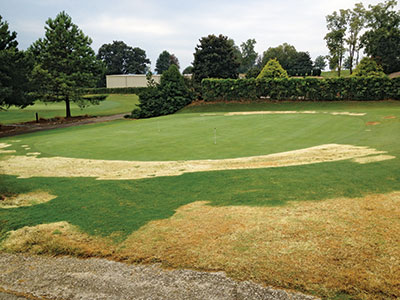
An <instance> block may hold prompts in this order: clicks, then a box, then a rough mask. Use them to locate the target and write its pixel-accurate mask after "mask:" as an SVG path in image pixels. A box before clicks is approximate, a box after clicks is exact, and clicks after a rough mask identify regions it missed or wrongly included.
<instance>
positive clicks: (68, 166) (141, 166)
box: [0, 144, 395, 180]
mask: <svg viewBox="0 0 400 300" xmlns="http://www.w3.org/2000/svg"><path fill="white" fill-rule="evenodd" d="M385 153H386V152H385V151H378V150H376V149H373V148H368V147H361V146H352V145H339V144H326V145H320V146H315V147H310V148H305V149H299V150H294V151H288V152H281V153H275V154H269V155H260V156H250V157H240V158H230V159H216V160H186V161H118V160H94V159H79V158H67V157H43V158H38V157H36V156H9V157H6V158H5V159H3V160H0V169H1V171H2V173H3V174H6V175H16V176H19V178H29V177H96V178H97V179H102V180H127V179H141V178H152V177H158V176H178V175H181V174H184V173H191V172H204V171H220V170H238V169H258V168H274V167H287V166H299V165H307V164H314V163H321V162H332V161H341V160H348V159H355V158H363V157H367V156H370V155H380V154H385ZM393 158H395V157H394V156H390V155H385V156H384V157H381V159H380V160H383V159H393ZM372 161H373V160H371V162H372Z"/></svg>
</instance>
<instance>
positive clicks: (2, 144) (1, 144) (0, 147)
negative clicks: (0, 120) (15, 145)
mask: <svg viewBox="0 0 400 300" xmlns="http://www.w3.org/2000/svg"><path fill="white" fill-rule="evenodd" d="M10 146H12V145H10V144H6V143H0V154H2V153H15V152H16V151H15V150H3V149H4V148H7V147H10Z"/></svg>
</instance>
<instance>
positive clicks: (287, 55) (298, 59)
mask: <svg viewBox="0 0 400 300" xmlns="http://www.w3.org/2000/svg"><path fill="white" fill-rule="evenodd" d="M271 59H276V60H277V61H278V62H279V64H280V65H281V66H282V68H284V69H285V70H286V71H287V72H288V73H289V75H292V76H296V75H300V76H302V75H305V74H310V73H311V70H312V60H311V57H310V54H309V53H308V52H297V50H296V48H295V47H294V46H292V45H289V44H287V43H283V44H282V45H279V46H278V47H274V48H273V47H270V48H268V50H267V51H265V52H264V53H263V57H262V66H261V67H263V66H265V64H266V63H267V62H268V61H270V60H271Z"/></svg>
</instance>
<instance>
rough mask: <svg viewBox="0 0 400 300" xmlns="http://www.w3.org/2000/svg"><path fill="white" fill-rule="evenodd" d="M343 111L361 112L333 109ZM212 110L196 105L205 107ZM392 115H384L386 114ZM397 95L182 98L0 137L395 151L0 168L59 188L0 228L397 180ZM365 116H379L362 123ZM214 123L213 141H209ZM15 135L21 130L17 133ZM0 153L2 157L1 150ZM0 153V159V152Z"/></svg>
mask: <svg viewBox="0 0 400 300" xmlns="http://www.w3.org/2000/svg"><path fill="white" fill-rule="evenodd" d="M249 110H316V111H318V112H320V113H318V114H304V115H302V114H288V115H254V116H229V117H228V116H224V115H223V112H226V111H249ZM328 111H330V112H333V111H337V112H340V111H351V112H359V113H362V112H364V113H366V115H365V116H333V115H330V114H324V113H323V112H328ZM205 112H206V113H210V112H211V113H215V114H217V115H211V116H210V115H203V114H204V113H205ZM388 116H391V117H396V118H390V119H388V118H385V117H388ZM399 120H400V104H399V103H398V102H368V103H362V102H358V103H338V102H332V103H280V104H271V103H259V104H254V105H249V104H219V105H212V106H209V105H207V106H197V107H189V108H187V109H185V110H183V111H181V112H180V113H179V114H175V115H171V116H166V117H160V118H153V119H148V120H121V121H115V122H109V123H104V124H93V125H84V126H78V127H73V128H66V129H59V130H52V131H47V132H39V133H34V134H28V135H21V136H18V137H13V138H3V139H0V142H2V143H12V144H13V146H12V147H10V148H7V149H15V150H17V154H18V155H23V154H25V153H26V152H27V151H26V150H24V149H23V148H22V147H21V145H29V146H30V147H31V149H30V150H29V152H34V151H38V152H41V153H42V156H67V157H79V158H95V159H119V160H185V159H207V158H225V157H243V156H250V155H262V154H269V153H276V152H282V151H288V150H294V149H301V148H306V147H311V146H316V145H321V144H327V143H338V144H351V145H359V146H369V147H373V148H376V149H378V150H384V151H388V154H390V155H394V156H396V159H392V160H388V161H382V162H376V163H370V164H364V165H361V164H357V163H353V162H351V161H342V162H329V163H319V164H312V165H305V166H296V167H283V168H270V169H257V170H231V171H215V172H199V173H189V174H184V175H181V176H174V177H172V176H171V177H159V178H152V179H142V180H124V181H118V180H112V181H107V180H95V179H94V178H29V179H17V178H16V177H15V176H6V175H3V176H0V193H22V192H29V191H34V190H37V189H41V190H46V191H49V192H50V193H52V194H54V195H57V196H58V197H57V198H56V199H54V200H52V201H50V202H48V203H44V204H40V205H36V206H33V207H25V208H16V209H0V228H1V229H0V230H1V231H2V232H4V233H5V232H7V231H9V230H12V229H18V228H21V227H23V226H33V225H37V224H42V223H50V222H56V221H68V222H70V223H71V224H74V225H78V226H79V227H80V228H81V229H82V230H84V231H86V232H88V233H90V234H97V235H110V234H111V233H115V232H120V233H121V237H122V238H124V237H126V236H127V235H129V234H130V233H132V232H133V231H135V230H137V229H138V228H140V227H141V226H143V225H145V224H146V223H147V222H149V221H151V220H156V219H162V218H168V217H170V216H172V215H173V214H174V212H175V210H176V209H177V208H179V207H180V206H182V205H184V204H187V203H190V202H194V201H210V203H211V204H212V205H251V206H265V205H285V203H286V202H287V201H303V200H322V199H326V198H334V197H341V196H345V197H358V196H362V195H366V194H370V193H386V192H391V191H395V190H400V171H399V170H400V122H399ZM367 122H380V124H379V125H375V126H369V125H366V123H367ZM214 128H217V144H216V145H215V144H214ZM15 140H20V141H19V142H15ZM1 157H5V155H2V156H1ZM1 157H0V159H1Z"/></svg>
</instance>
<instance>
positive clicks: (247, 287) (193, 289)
mask: <svg viewBox="0 0 400 300" xmlns="http://www.w3.org/2000/svg"><path fill="white" fill-rule="evenodd" d="M0 269H1V270H2V272H0V291H1V290H3V291H7V292H8V293H11V291H14V293H15V294H17V295H25V294H29V295H33V296H34V297H35V298H33V297H32V298H31V299H38V298H40V297H45V299H65V300H67V299H68V300H75V299H76V300H78V299H80V300H93V299H108V300H110V299H111V300H112V299H115V300H116V299H119V300H123V299H127V300H128V299H129V300H130V299H138V300H139V299H166V300H169V299H171V300H181V299H193V300H196V299H199V300H200V299H201V300H212V299H213V300H228V299H229V300H234V299H235V300H236V299H243V300H244V299H254V300H261V299H263V300H276V299H278V300H279V299H280V300H312V299H316V298H314V297H310V296H306V295H303V294H300V293H292V292H286V291H283V290H276V289H273V288H269V287H262V286H260V285H256V284H254V283H251V282H236V281H233V280H232V279H229V278H227V277H226V275H225V274H224V273H223V272H218V273H205V272H196V271H190V270H174V271H167V270H164V269H161V268H160V267H159V266H158V265H148V266H140V265H128V264H123V263H119V262H113V261H108V260H105V259H88V260H82V259H77V258H68V257H58V258H50V257H44V256H24V255H15V254H5V253H3V254H0ZM0 296H1V294H0ZM36 297H38V298H36ZM29 298H30V297H29Z"/></svg>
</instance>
